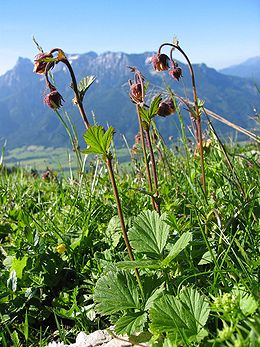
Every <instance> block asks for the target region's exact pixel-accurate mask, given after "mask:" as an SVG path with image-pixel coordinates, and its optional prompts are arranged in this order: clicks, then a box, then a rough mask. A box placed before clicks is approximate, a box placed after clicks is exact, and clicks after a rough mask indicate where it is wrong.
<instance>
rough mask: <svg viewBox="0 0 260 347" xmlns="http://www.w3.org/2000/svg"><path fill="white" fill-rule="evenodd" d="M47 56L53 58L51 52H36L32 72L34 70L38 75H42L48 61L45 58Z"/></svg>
mask: <svg viewBox="0 0 260 347" xmlns="http://www.w3.org/2000/svg"><path fill="white" fill-rule="evenodd" d="M47 58H53V56H52V54H51V53H39V54H37V55H36V57H35V59H34V68H33V72H36V73H37V74H39V75H43V74H44V73H45V68H46V65H47V64H48V61H46V60H45V59H47Z"/></svg>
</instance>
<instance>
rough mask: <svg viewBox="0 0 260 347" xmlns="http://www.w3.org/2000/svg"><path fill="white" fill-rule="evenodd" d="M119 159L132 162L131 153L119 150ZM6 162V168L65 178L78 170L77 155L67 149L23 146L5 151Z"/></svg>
mask: <svg viewBox="0 0 260 347" xmlns="http://www.w3.org/2000/svg"><path fill="white" fill-rule="evenodd" d="M116 155H117V159H118V161H119V162H120V163H127V162H129V160H130V155H129V151H128V150H127V149H126V148H121V149H119V150H117V154H116ZM4 161H5V164H6V167H9V168H11V167H13V166H16V167H20V168H25V169H26V170H27V171H29V170H31V169H37V170H38V171H45V170H46V168H47V167H48V168H51V169H52V170H54V171H56V172H58V173H62V174H64V175H65V176H67V175H68V174H69V171H70V170H72V171H73V172H75V171H76V170H77V160H76V156H75V153H74V152H73V151H72V150H71V149H69V148H66V147H56V148H55V147H45V146H35V145H31V146H23V147H19V148H13V149H9V150H6V151H5V155H4Z"/></svg>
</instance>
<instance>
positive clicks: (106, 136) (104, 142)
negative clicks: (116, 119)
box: [82, 125, 114, 156]
mask: <svg viewBox="0 0 260 347" xmlns="http://www.w3.org/2000/svg"><path fill="white" fill-rule="evenodd" d="M113 134H114V128H112V127H111V126H110V127H109V128H108V129H107V131H106V132H105V130H104V128H103V127H102V126H100V125H94V126H92V127H91V128H89V129H88V130H87V131H86V133H85V134H84V135H83V137H84V140H85V142H86V144H87V145H88V146H89V147H88V148H87V149H85V150H83V151H82V152H83V153H85V154H102V155H104V156H107V155H108V150H109V147H110V145H111V141H112V138H113Z"/></svg>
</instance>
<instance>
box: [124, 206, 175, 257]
mask: <svg viewBox="0 0 260 347" xmlns="http://www.w3.org/2000/svg"><path fill="white" fill-rule="evenodd" d="M163 218H165V216H159V214H158V213H157V212H155V211H144V212H142V213H140V214H139V215H138V216H137V217H136V218H135V219H134V221H133V227H132V228H131V229H130V230H129V233H128V235H129V240H130V243H131V245H132V247H133V248H134V249H135V250H136V252H137V253H145V254H147V255H149V256H150V257H152V258H157V259H158V258H160V257H161V255H162V252H163V249H164V247H165V245H166V242H167V238H168V234H169V226H168V225H167V224H166V223H165V222H164V221H163Z"/></svg>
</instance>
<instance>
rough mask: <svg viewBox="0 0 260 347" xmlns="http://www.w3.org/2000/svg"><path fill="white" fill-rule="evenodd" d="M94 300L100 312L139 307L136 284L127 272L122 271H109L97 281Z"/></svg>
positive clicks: (110, 312) (109, 312)
mask: <svg viewBox="0 0 260 347" xmlns="http://www.w3.org/2000/svg"><path fill="white" fill-rule="evenodd" d="M94 301H95V303H96V309H97V311H98V312H99V313H102V314H113V313H115V312H118V311H121V310H127V309H139V308H140V303H139V293H138V290H137V284H136V283H135V282H134V280H133V278H132V277H131V276H130V275H129V274H127V273H122V272H112V271H110V272H108V273H107V274H106V275H104V276H102V277H101V278H100V279H99V280H98V281H97V284H96V288H95V291H94Z"/></svg>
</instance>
